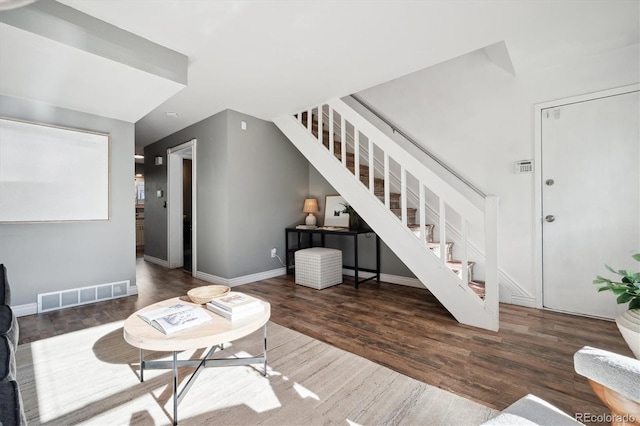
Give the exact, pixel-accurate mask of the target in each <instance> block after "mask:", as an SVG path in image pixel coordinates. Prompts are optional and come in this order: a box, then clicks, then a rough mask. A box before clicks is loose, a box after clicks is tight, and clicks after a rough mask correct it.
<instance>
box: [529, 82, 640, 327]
mask: <svg viewBox="0 0 640 426" xmlns="http://www.w3.org/2000/svg"><path fill="white" fill-rule="evenodd" d="M639 104H640V96H639V92H637V91H635V92H631V93H624V94H620V95H615V96H608V97H603V98H598V99H592V100H588V101H584V102H578V103H573V104H569V105H563V106H560V107H557V108H549V109H544V110H542V117H541V123H542V165H541V166H542V173H541V176H542V211H543V218H542V220H543V225H542V251H543V253H542V261H543V265H542V279H543V305H544V306H545V307H546V308H551V309H556V310H561V311H566V312H571V313H577V314H584V315H591V316H597V317H603V318H615V317H616V316H617V314H618V313H620V312H622V311H623V310H624V309H625V308H626V305H622V306H619V305H617V304H616V301H615V296H614V295H613V294H612V293H610V292H605V293H598V292H597V287H598V286H597V285H595V284H593V283H592V281H593V279H594V278H595V277H596V275H598V274H600V275H607V276H610V275H611V276H613V275H612V274H610V273H609V272H608V271H607V270H606V269H605V267H604V264H605V263H606V264H608V265H610V266H612V267H613V268H614V269H626V268H634V269H635V270H637V268H638V263H637V262H636V261H634V260H633V259H632V258H631V255H632V254H634V253H638V252H640V172H639V166H638V165H639V164H640V123H639V117H640V112H639V108H638V106H639Z"/></svg>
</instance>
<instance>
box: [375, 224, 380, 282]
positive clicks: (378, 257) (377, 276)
mask: <svg viewBox="0 0 640 426" xmlns="http://www.w3.org/2000/svg"><path fill="white" fill-rule="evenodd" d="M376 279H377V280H378V281H380V237H379V236H378V234H376Z"/></svg>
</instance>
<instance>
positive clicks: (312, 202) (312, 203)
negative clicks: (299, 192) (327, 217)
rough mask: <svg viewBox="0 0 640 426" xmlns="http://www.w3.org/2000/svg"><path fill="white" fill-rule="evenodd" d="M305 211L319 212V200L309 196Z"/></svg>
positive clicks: (305, 203)
mask: <svg viewBox="0 0 640 426" xmlns="http://www.w3.org/2000/svg"><path fill="white" fill-rule="evenodd" d="M302 212H303V213H317V212H318V200H316V199H315V198H307V199H306V200H304V207H302Z"/></svg>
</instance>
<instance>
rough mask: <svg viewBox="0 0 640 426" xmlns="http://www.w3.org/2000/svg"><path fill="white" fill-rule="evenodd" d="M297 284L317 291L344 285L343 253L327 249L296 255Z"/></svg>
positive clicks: (316, 249)
mask: <svg viewBox="0 0 640 426" xmlns="http://www.w3.org/2000/svg"><path fill="white" fill-rule="evenodd" d="M295 265H296V284H300V285H304V286H307V287H312V288H315V289H317V290H321V289H323V288H327V287H331V286H332V285H336V284H340V283H342V252H341V251H340V250H336V249H330V248H325V247H313V248H308V249H304V250H298V251H297V252H296V253H295Z"/></svg>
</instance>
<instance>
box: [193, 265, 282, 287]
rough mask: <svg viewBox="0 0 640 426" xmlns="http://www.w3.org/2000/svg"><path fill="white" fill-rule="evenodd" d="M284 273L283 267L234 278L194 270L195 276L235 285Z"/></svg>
mask: <svg viewBox="0 0 640 426" xmlns="http://www.w3.org/2000/svg"><path fill="white" fill-rule="evenodd" d="M284 274H286V269H285V268H278V269H272V270H271V271H264V272H258V273H256V274H250V275H243V276H241V277H235V278H223V277H219V276H217V275H212V274H207V273H206V272H201V271H198V272H196V278H199V279H201V280H204V281H207V282H210V283H213V284H220V285H227V286H229V287H236V286H239V285H242V284H249V283H253V282H256V281H260V280H266V279H269V278H273V277H279V276H281V275H284Z"/></svg>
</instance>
